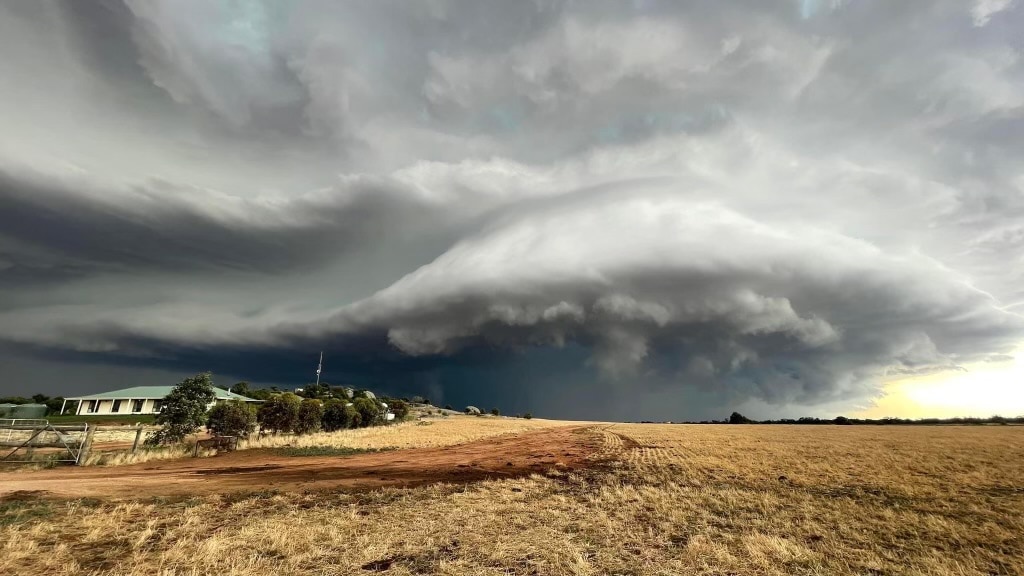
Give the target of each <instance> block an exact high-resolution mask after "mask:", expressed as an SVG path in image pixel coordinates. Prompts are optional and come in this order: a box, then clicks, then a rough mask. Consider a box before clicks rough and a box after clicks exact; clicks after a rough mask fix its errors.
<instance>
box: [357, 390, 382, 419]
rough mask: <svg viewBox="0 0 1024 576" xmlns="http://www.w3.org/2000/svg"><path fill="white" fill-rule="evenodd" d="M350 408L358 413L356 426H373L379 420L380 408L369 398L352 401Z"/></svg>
mask: <svg viewBox="0 0 1024 576" xmlns="http://www.w3.org/2000/svg"><path fill="white" fill-rule="evenodd" d="M352 407H353V408H355V410H356V412H358V413H359V423H358V424H357V426H362V427H366V426H373V425H375V424H379V423H380V420H381V406H380V405H379V404H378V403H377V402H376V401H375V400H371V399H370V398H366V397H365V396H364V397H361V398H356V399H355V400H353V401H352Z"/></svg>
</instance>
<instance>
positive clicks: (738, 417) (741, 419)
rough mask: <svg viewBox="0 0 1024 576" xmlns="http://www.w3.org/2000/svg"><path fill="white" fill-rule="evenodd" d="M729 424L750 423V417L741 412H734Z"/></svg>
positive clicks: (730, 416)
mask: <svg viewBox="0 0 1024 576" xmlns="http://www.w3.org/2000/svg"><path fill="white" fill-rule="evenodd" d="M729 424H750V418H747V417H746V416H744V415H743V414H740V413H739V412H733V413H732V414H730V415H729Z"/></svg>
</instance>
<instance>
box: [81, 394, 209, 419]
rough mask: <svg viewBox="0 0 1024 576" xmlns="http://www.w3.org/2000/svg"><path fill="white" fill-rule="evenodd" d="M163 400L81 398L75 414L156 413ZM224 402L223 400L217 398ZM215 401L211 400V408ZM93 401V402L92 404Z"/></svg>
mask: <svg viewBox="0 0 1024 576" xmlns="http://www.w3.org/2000/svg"><path fill="white" fill-rule="evenodd" d="M162 402H163V400H160V399H152V398H114V399H110V398H104V399H102V400H82V401H81V402H80V403H79V404H78V408H77V409H76V411H75V414H76V415H78V416H91V415H92V416H110V415H112V414H125V415H130V414H156V413H157V412H159V406H160V403H162ZM217 402H225V400H217ZM217 402H211V403H210V405H209V406H207V408H208V409H209V408H212V407H213V405H214V404H216V403H217ZM94 403H95V404H94Z"/></svg>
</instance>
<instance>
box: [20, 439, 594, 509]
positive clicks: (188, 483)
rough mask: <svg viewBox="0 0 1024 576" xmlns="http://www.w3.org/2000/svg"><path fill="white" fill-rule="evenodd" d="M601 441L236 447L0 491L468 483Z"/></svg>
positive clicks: (91, 493) (543, 466)
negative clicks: (289, 450)
mask: <svg viewBox="0 0 1024 576" xmlns="http://www.w3.org/2000/svg"><path fill="white" fill-rule="evenodd" d="M599 445H600V440H599V437H598V436H597V435H596V434H595V433H593V431H592V430H589V429H587V428H586V427H580V426H572V427H561V428H548V429H543V430H536V431H530V432H523V433H521V434H515V435H507V436H499V437H495V438H485V439H483V440H478V441H475V442H470V443H466V444H459V445H455V446H447V447H444V448H416V449H409V450H396V451H392V452H377V453H372V454H358V455H354V456H287V455H282V454H281V453H279V452H276V451H274V450H240V451H238V452H233V453H228V454H222V455H218V456H214V457H209V458H185V459H180V460H164V461H156V462H147V463H144V464H135V465H131V466H115V467H98V466H97V467H83V468H74V467H64V468H55V469H51V470H42V471H36V472H6V473H0V497H3V496H4V495H10V494H12V493H26V492H32V493H35V495H38V496H55V497H62V498H80V497H94V498H115V499H126V498H131V499H137V498H146V497H152V496H172V495H176V496H181V495H188V494H196V495H199V494H211V493H224V492H237V491H258V490H271V489H272V490H321V489H330V488H343V489H351V490H358V489H367V488H376V487H382V486H418V485H423V484H430V483H435V482H452V483H462V482H473V481H477V480H482V479H485V478H498V477H514V476H524V475H528V474H531V473H534V472H543V471H545V470H547V469H549V468H554V467H559V468H565V469H573V468H581V467H584V466H586V465H587V462H588V461H587V457H588V456H589V455H591V454H593V453H594V452H595V451H596V450H597V448H598V446H599Z"/></svg>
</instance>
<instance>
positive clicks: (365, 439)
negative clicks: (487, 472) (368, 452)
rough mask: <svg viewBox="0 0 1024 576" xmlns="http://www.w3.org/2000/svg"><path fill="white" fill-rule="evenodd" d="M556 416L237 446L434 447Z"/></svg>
mask: <svg viewBox="0 0 1024 576" xmlns="http://www.w3.org/2000/svg"><path fill="white" fill-rule="evenodd" d="M565 424H566V423H565V422H560V421H557V420H540V419H533V420H525V419H522V418H494V417H490V416H481V417H477V416H449V417H446V418H432V419H424V420H419V421H412V422H401V423H399V424H393V425H390V426H374V427H371V428H357V429H354V430H340V431H338V432H318V433H315V434H306V435H303V436H294V435H290V434H285V435H279V436H263V437H260V438H256V437H253V438H251V439H249V440H243V441H241V442H239V443H238V447H239V448H240V449H246V448H278V447H282V446H293V447H310V446H329V447H332V448H360V449H382V448H437V447H441V446H452V445H455V444H464V443H466V442H472V441H474V440H480V439H481V438H488V437H492V436H499V435H503V434H515V433H518V432H526V431H527V430H537V429H540V428H550V427H551V426H564V425H565Z"/></svg>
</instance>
